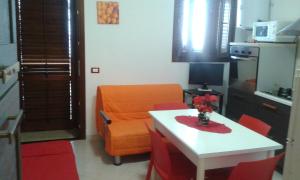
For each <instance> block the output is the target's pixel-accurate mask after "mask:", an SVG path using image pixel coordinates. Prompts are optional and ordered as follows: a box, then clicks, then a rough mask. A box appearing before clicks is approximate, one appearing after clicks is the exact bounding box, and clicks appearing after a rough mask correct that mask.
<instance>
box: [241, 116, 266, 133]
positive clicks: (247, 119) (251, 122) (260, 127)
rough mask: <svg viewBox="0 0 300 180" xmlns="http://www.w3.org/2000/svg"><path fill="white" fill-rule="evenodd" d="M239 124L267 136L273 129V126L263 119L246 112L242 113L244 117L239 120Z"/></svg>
mask: <svg viewBox="0 0 300 180" xmlns="http://www.w3.org/2000/svg"><path fill="white" fill-rule="evenodd" d="M239 124H241V125H243V126H245V127H247V128H249V129H251V130H253V131H255V132H257V133H259V134H261V135H263V136H267V135H268V133H269V132H270V130H271V126H269V125H268V124H266V123H264V122H263V121H261V120H259V119H257V118H254V117H252V116H249V115H246V114H243V115H242V117H241V118H240V120H239Z"/></svg>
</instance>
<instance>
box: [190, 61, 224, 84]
mask: <svg viewBox="0 0 300 180" xmlns="http://www.w3.org/2000/svg"><path fill="white" fill-rule="evenodd" d="M223 74H224V64H218V63H191V64H190V72H189V84H197V85H202V89H207V85H211V86H222V85H223Z"/></svg>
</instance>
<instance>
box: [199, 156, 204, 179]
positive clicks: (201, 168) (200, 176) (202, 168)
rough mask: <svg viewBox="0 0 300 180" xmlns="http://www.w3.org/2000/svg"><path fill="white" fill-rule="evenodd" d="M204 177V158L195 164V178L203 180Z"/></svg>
mask: <svg viewBox="0 0 300 180" xmlns="http://www.w3.org/2000/svg"><path fill="white" fill-rule="evenodd" d="M204 179H205V167H204V160H203V159H200V160H199V161H198V164H197V180H204Z"/></svg>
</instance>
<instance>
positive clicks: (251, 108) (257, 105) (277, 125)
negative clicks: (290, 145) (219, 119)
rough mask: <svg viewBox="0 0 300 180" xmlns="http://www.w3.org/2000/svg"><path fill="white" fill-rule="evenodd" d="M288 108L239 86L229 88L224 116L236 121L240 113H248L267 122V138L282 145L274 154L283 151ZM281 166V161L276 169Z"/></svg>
mask: <svg viewBox="0 0 300 180" xmlns="http://www.w3.org/2000/svg"><path fill="white" fill-rule="evenodd" d="M290 110H291V108H290V106H288V105H284V104H281V103H278V102H275V101H272V100H269V99H266V98H263V97H260V96H256V95H254V91H253V90H252V91H251V90H250V91H249V89H248V91H245V89H243V88H241V86H240V87H230V88H229V92H228V103H227V106H226V116H227V117H228V118H230V119H232V120H234V121H237V122H238V120H239V118H240V117H241V115H242V114H248V115H250V116H253V117H256V118H258V119H260V120H262V121H264V122H266V123H267V124H269V125H270V126H271V127H272V129H271V131H270V133H269V138H271V139H273V140H274V141H276V142H278V143H280V144H282V145H283V146H284V149H282V150H278V151H276V154H278V153H280V152H283V151H285V146H286V138H287V132H288V125H289V117H290ZM282 168H283V161H282V162H280V163H279V164H278V168H277V170H279V171H282Z"/></svg>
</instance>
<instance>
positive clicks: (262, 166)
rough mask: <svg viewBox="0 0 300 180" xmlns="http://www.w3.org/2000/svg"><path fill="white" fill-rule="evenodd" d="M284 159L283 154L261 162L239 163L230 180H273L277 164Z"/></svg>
mask: <svg viewBox="0 0 300 180" xmlns="http://www.w3.org/2000/svg"><path fill="white" fill-rule="evenodd" d="M283 157H284V153H281V154H279V155H277V156H275V157H272V158H268V159H264V160H260V161H252V162H242V163H239V164H238V165H237V166H236V167H235V168H234V169H233V171H232V172H231V174H230V176H229V179H228V180H253V179H255V180H272V176H273V173H274V170H275V168H276V164H277V162H278V161H279V160H281V159H282V158H283Z"/></svg>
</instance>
